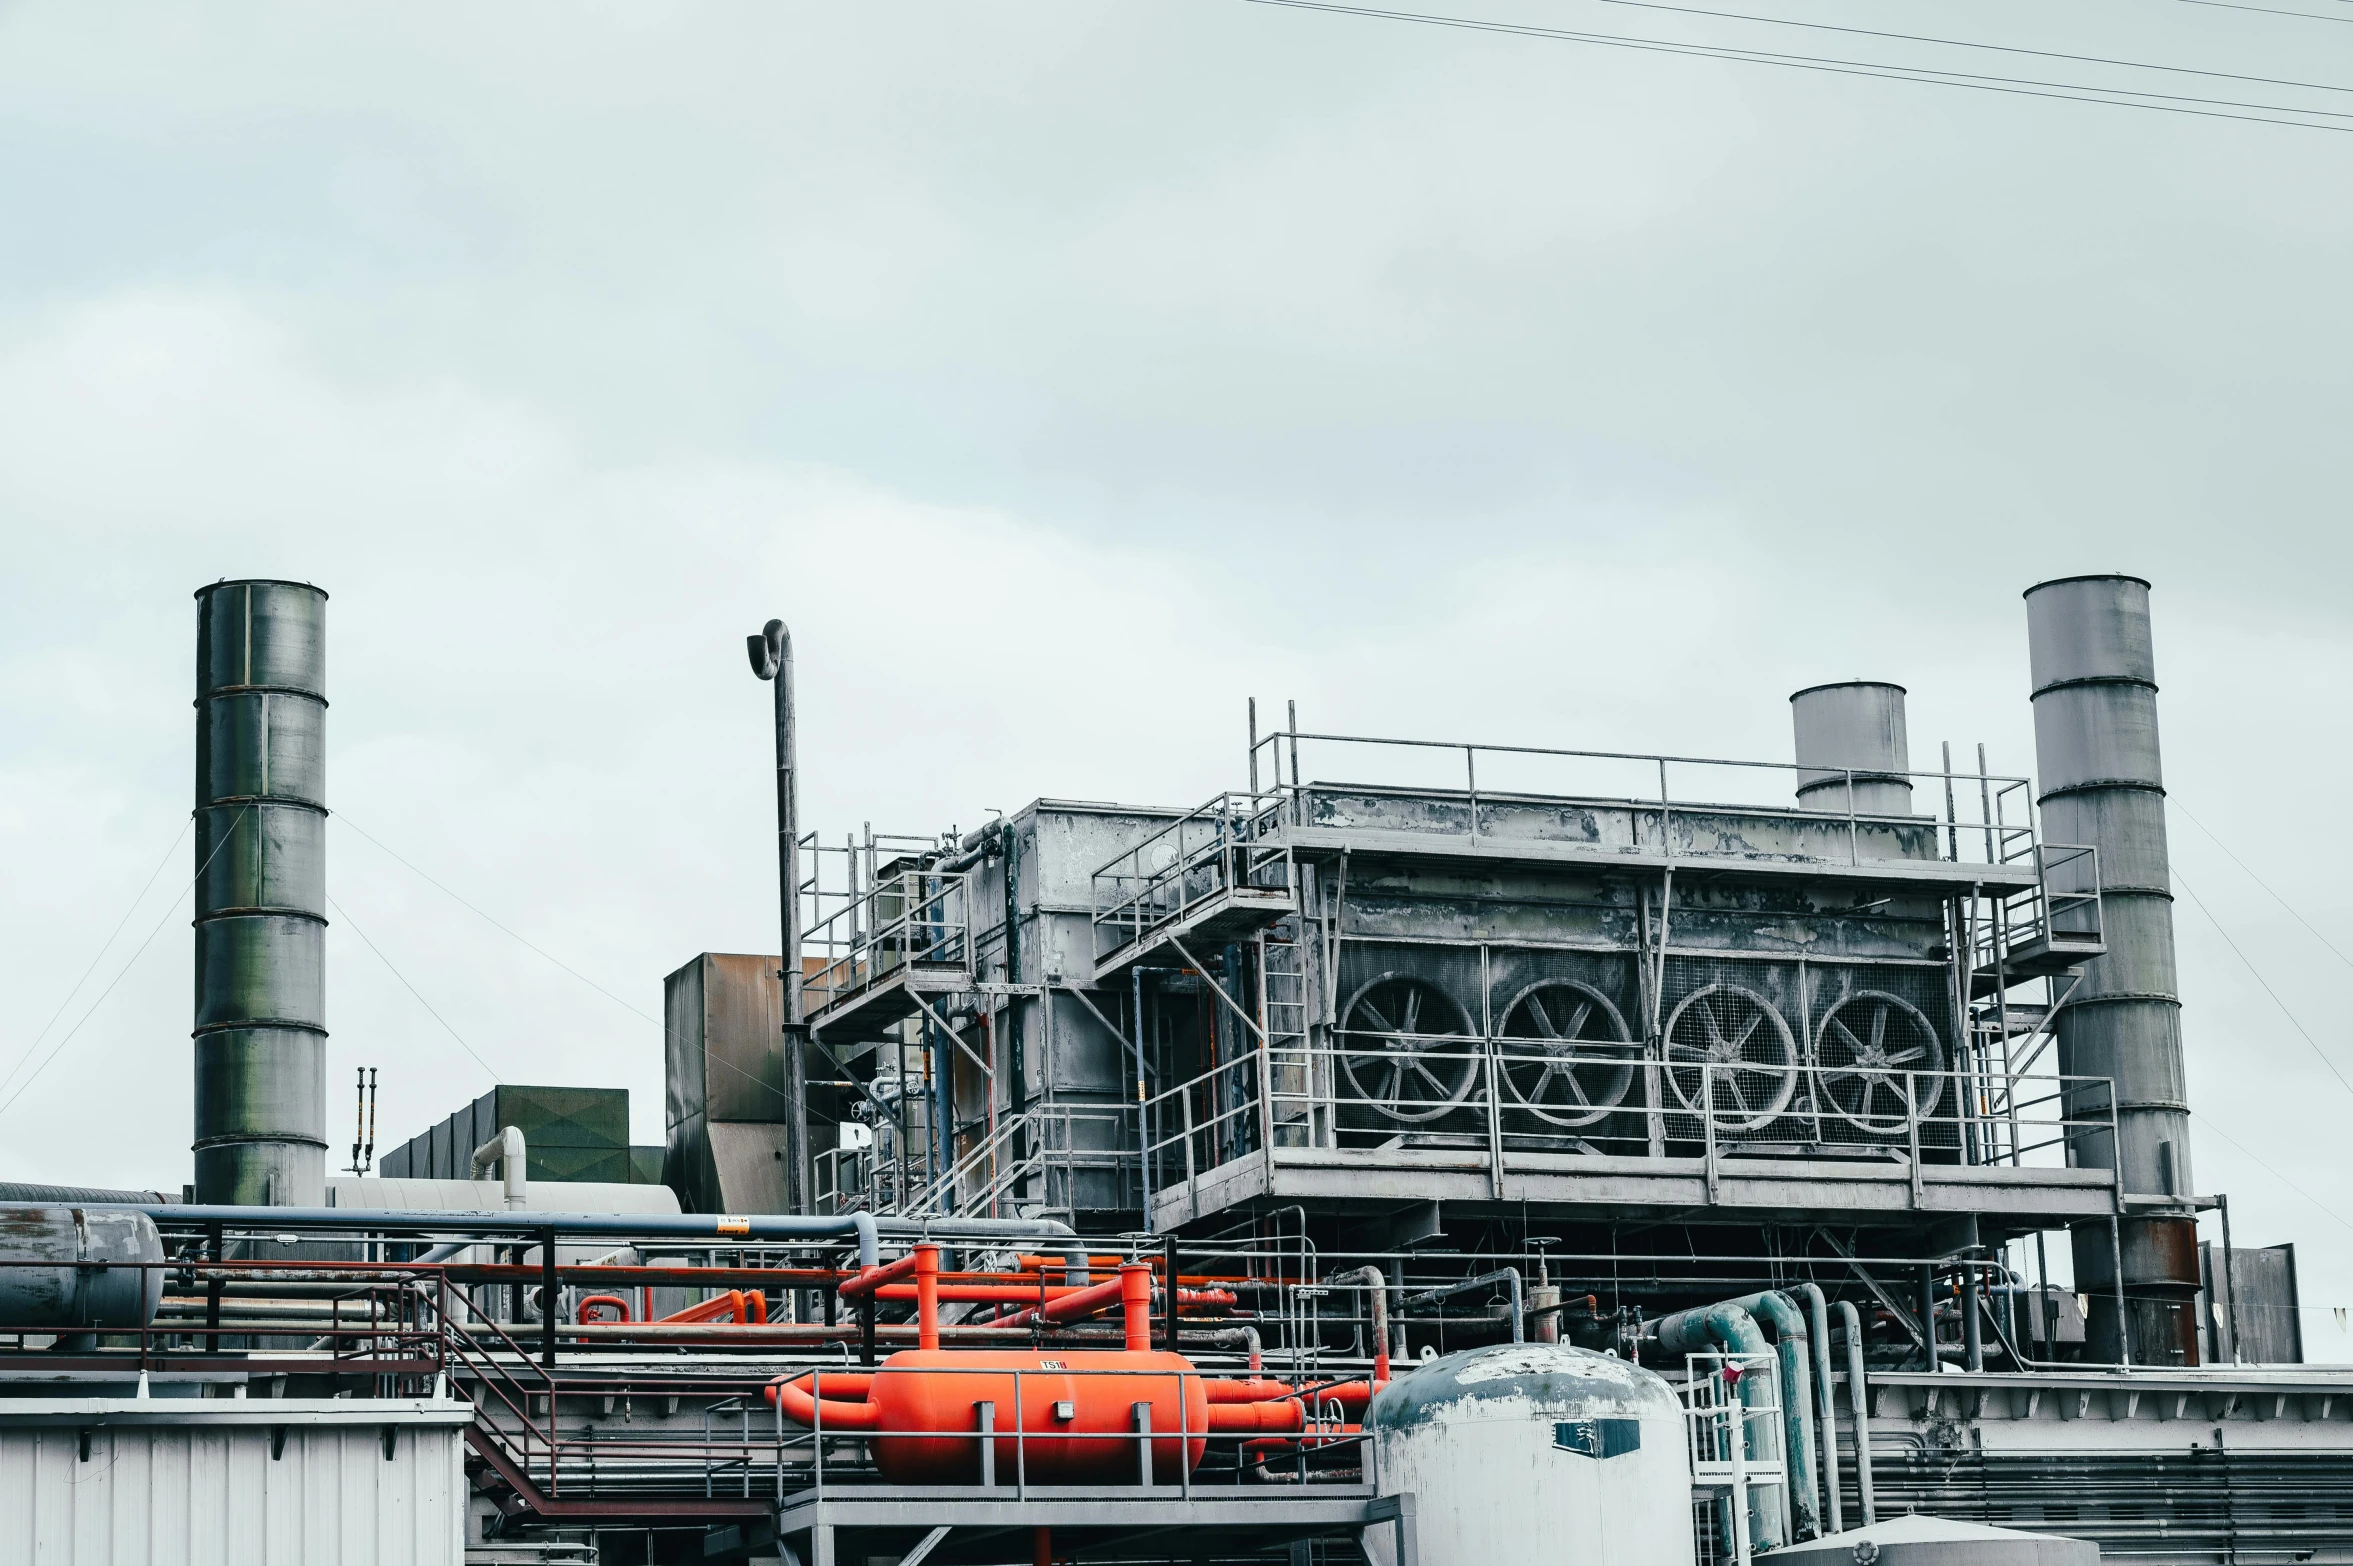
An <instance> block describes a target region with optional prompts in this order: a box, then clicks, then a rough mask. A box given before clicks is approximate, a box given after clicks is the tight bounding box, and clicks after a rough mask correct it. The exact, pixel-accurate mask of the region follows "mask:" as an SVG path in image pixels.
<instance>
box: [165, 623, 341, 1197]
mask: <svg viewBox="0 0 2353 1566" xmlns="http://www.w3.org/2000/svg"><path fill="white" fill-rule="evenodd" d="M326 626H327V595H326V594H325V593H323V592H321V591H320V590H319V589H317V588H315V587H312V586H309V585H308V584H306V583H302V582H275V581H237V582H215V583H214V584H213V585H212V586H210V587H207V588H205V589H203V590H202V591H200V592H198V593H197V595H196V882H195V888H196V918H195V926H196V1007H195V1021H194V1028H193V1036H194V1042H195V1057H196V1059H195V1067H196V1115H195V1136H194V1141H193V1147H194V1151H195V1155H196V1157H195V1163H196V1199H197V1200H198V1201H200V1202H209V1203H223V1202H226V1203H235V1204H239V1205H248V1204H284V1205H287V1206H293V1207H316V1206H318V1205H320V1204H321V1203H322V1202H324V1201H325V1200H326V1192H327V1081H326V1054H327V1002H326V979H325V968H326V935H327V872H326V854H327V772H326V738H327V654H326Z"/></svg>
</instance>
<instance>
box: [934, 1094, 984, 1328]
mask: <svg viewBox="0 0 2353 1566" xmlns="http://www.w3.org/2000/svg"><path fill="white" fill-rule="evenodd" d="M990 1102H992V1103H994V1102H995V1100H993V1099H992V1100H991V1101H990ZM915 1346H916V1347H917V1348H919V1349H936V1348H938V1347H939V1346H940V1248H939V1247H938V1246H936V1245H918V1246H916V1247H915Z"/></svg>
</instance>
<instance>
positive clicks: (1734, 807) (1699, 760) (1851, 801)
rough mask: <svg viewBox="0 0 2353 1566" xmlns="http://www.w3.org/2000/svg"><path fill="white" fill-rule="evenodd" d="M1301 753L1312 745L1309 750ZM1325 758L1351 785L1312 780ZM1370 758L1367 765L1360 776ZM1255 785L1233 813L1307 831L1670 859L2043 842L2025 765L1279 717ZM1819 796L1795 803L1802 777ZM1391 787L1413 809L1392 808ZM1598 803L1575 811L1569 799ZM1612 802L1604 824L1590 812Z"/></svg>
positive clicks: (1966, 849)
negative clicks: (1577, 739)
mask: <svg viewBox="0 0 2353 1566" xmlns="http://www.w3.org/2000/svg"><path fill="white" fill-rule="evenodd" d="M1303 751H1304V752H1305V755H1304V758H1303ZM1327 758H1338V759H1339V764H1340V766H1342V767H1345V768H1347V769H1349V770H1348V771H1347V772H1345V773H1342V774H1341V775H1342V776H1346V777H1350V778H1354V779H1356V781H1350V782H1311V781H1308V779H1309V778H1310V776H1311V775H1312V774H1311V771H1310V770H1309V769H1311V768H1314V767H1317V766H1318V765H1319V764H1321V763H1322V762H1324V761H1325V760H1326V759H1327ZM1368 761H1369V763H1370V775H1369V776H1359V774H1360V773H1362V772H1363V770H1364V769H1365V764H1366V763H1367V762H1368ZM1250 777H1251V792H1250V793H1249V794H1247V795H1243V796H1239V802H1238V804H1237V806H1236V808H1237V809H1238V810H1242V811H1245V812H1247V813H1249V814H1250V815H1251V816H1252V817H1253V818H1254V819H1255V818H1257V817H1259V816H1262V815H1264V814H1265V813H1267V812H1269V811H1270V810H1271V812H1272V813H1273V814H1274V816H1275V817H1276V818H1277V819H1278V820H1280V821H1282V822H1285V823H1288V824H1289V825H1292V826H1295V827H1301V828H1310V827H1332V828H1338V829H1361V828H1366V827H1387V828H1391V829H1393V830H1396V831H1399V832H1404V833H1408V834H1414V835H1424V836H1431V837H1437V838H1445V837H1458V838H1462V839H1466V840H1472V841H1481V842H1483V841H1493V842H1495V843H1498V844H1506V843H1510V842H1514V841H1524V840H1527V839H1530V838H1549V839H1555V840H1559V841H1564V842H1573V843H1580V844H1583V845H1584V846H1587V847H1590V848H1593V849H1595V850H1597V851H1604V852H1607V851H1612V850H1614V851H1618V852H1625V853H1633V852H1643V853H1648V854H1654V855H1663V856H1666V857H1669V858H1686V857H1688V858H1695V859H1710V858H1732V859H1745V860H1751V861H1755V860H1771V859H1790V860H1802V861H1807V862H1822V863H1845V864H1849V865H1861V864H1864V863H1871V862H1886V861H1900V860H1928V861H1937V860H1941V861H1946V862H1953V863H1977V864H1986V865H1993V866H2008V865H2013V864H2015V863H2016V862H2017V861H2018V860H2019V859H2020V858H2021V857H2022V856H2024V855H2026V854H2028V853H2030V852H2031V851H2032V846H2033V844H2034V842H2035V824H2034V810H2033V792H2032V784H2031V781H2030V780H2029V779H2026V778H2022V777H2001V776H1996V775H1994V774H1991V773H1979V772H1956V771H1951V770H1928V771H1907V772H1887V771H1877V770H1863V769H1852V768H1843V769H1842V768H1836V767H1821V766H1806V767H1801V766H1799V765H1798V764H1797V763H1795V762H1782V761H1743V760H1733V759H1726V758H1721V757H1710V756H1678V755H1663V754H1655V753H1645V752H1635V751H1606V750H1570V749H1561V748H1554V747H1548V746H1538V745H1489V744H1480V743H1475V742H1462V741H1454V740H1415V739H1392V738H1386V737H1381V736H1375V735H1363V734H1320V733H1305V732H1297V731H1293V730H1282V731H1278V732H1275V733H1271V734H1267V735H1263V736H1260V737H1257V738H1255V739H1254V740H1253V742H1252V744H1251V750H1250ZM1884 784H1901V785H1904V786H1906V787H1907V788H1908V789H1909V791H1910V794H1911V799H1910V807H1911V808H1909V809H1906V810H1903V811H1898V812H1890V811H1886V810H1872V809H1868V808H1864V804H1863V801H1864V800H1865V799H1866V798H1867V795H1868V791H1869V790H1870V789H1872V788H1873V787H1874V786H1875V785H1884ZM1800 786H1804V787H1806V788H1808V789H1809V790H1813V791H1815V792H1816V793H1817V794H1818V796H1819V797H1820V798H1821V800H1822V801H1823V803H1822V804H1821V805H1820V806H1808V805H1806V804H1803V803H1798V804H1792V803H1790V802H1789V801H1790V800H1791V798H1792V796H1793V795H1794V794H1795V793H1796V791H1797V789H1798V787H1800ZM1385 797H1387V798H1395V799H1399V800H1403V801H1405V802H1406V803H1407V804H1408V805H1409V806H1410V808H1409V809H1405V810H1396V811H1388V810H1384V809H1382V801H1383V799H1384V798H1385ZM1564 805H1571V806H1577V805H1582V806H1590V807H1594V812H1592V813H1589V812H1574V813H1573V815H1574V819H1570V818H1567V817H1564V816H1563V814H1562V811H1561V807H1562V806H1564ZM1594 813H1598V815H1600V816H1610V815H1613V814H1614V815H1617V816H1623V817H1624V819H1623V820H1620V821H1617V822H1615V824H1614V826H1613V825H1612V824H1610V823H1608V822H1604V821H1601V820H1598V819H1594V818H1593V815H1594Z"/></svg>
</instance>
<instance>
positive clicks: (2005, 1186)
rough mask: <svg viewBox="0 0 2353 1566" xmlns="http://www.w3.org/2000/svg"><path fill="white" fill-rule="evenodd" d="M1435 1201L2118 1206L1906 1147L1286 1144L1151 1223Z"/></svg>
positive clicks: (1169, 1199)
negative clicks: (1668, 1150)
mask: <svg viewBox="0 0 2353 1566" xmlns="http://www.w3.org/2000/svg"><path fill="white" fill-rule="evenodd" d="M1407 1201H1439V1202H1443V1203H1445V1204H1446V1205H1447V1206H1449V1207H1460V1208H1462V1209H1464V1210H1465V1211H1477V1210H1480V1209H1482V1208H1485V1207H1490V1206H1491V1207H1494V1208H1496V1209H1497V1210H1498V1211H1512V1212H1517V1211H1519V1210H1521V1207H1522V1205H1523V1204H1527V1205H1531V1206H1541V1207H1543V1208H1545V1209H1547V1210H1548V1211H1551V1212H1554V1213H1556V1214H1559V1215H1560V1216H1563V1217H1569V1216H1573V1215H1574V1211H1575V1210H1576V1209H1578V1208H1587V1209H1590V1210H1591V1211H1592V1212H1593V1214H1594V1215H1595V1216H1596V1217H1597V1218H1598V1217H1618V1216H1625V1217H1636V1216H1639V1217H1646V1218H1660V1219H1665V1218H1674V1217H1683V1218H1689V1217H1694V1216H1697V1215H1700V1214H1705V1213H1709V1212H1711V1211H1712V1212H1715V1213H1717V1214H1719V1215H1720V1216H1721V1218H1722V1219H1724V1220H1725V1221H1733V1220H1736V1219H1738V1218H1740V1217H1742V1216H1744V1215H1745V1216H1746V1217H1747V1218H1749V1219H1750V1220H1751V1221H1753V1220H1754V1218H1755V1217H1756V1216H1757V1215H1759V1214H1764V1213H1770V1214H1774V1215H1776V1216H1778V1217H1781V1218H1786V1219H1789V1220H1793V1221H1799V1220H1802V1221H1820V1222H1832V1221H1836V1222H1844V1223H1864V1224H1868V1223H1872V1222H1875V1221H1880V1222H1893V1221H1900V1220H1906V1219H1910V1218H1913V1217H1917V1216H1918V1215H1920V1214H1923V1213H1929V1214H1948V1213H1949V1214H1961V1213H1973V1214H1979V1215H1982V1216H1985V1217H1988V1218H1993V1219H1996V1220H1998V1221H2000V1222H2004V1223H2013V1224H2016V1225H2017V1226H2019V1227H2021V1228H2025V1227H2032V1226H2037V1225H2040V1226H2046V1227H2052V1228H2060V1227H2065V1226H2066V1225H2068V1224H2070V1223H2078V1222H2081V1221H2083V1220H2085V1219H2104V1218H2108V1217H2111V1216H2114V1215H2115V1214H2116V1213H2117V1212H2118V1211H2119V1210H2120V1209H2119V1206H2118V1202H2117V1197H2116V1181H2115V1176H2114V1174H2112V1173H2111V1172H2110V1171H2108V1170H2105V1169H2044V1168H2033V1167H2025V1168H2020V1167H2012V1166H1995V1167H1986V1166H1965V1165H1957V1164H1936V1163H1918V1164H1915V1163H1913V1162H1911V1161H1910V1160H1909V1159H1905V1158H1902V1157H1900V1156H1899V1157H1890V1158H1881V1159H1856V1158H1846V1159H1832V1158H1744V1157H1738V1156H1724V1157H1718V1158H1715V1159H1713V1160H1711V1159H1707V1158H1616V1157H1608V1156H1582V1155H1578V1154H1574V1153H1514V1152H1507V1153H1505V1154H1504V1155H1503V1156H1502V1158H1501V1159H1500V1161H1498V1160H1496V1159H1494V1158H1493V1157H1492V1156H1491V1155H1489V1154H1488V1153H1486V1152H1484V1151H1481V1150H1475V1149H1465V1150H1460V1151H1447V1150H1441V1149H1435V1148H1395V1149H1386V1150H1375V1149H1365V1148H1284V1147H1278V1148H1276V1149H1274V1150H1273V1152H1272V1154H1271V1155H1264V1154H1259V1153H1251V1154H1248V1155H1246V1156H1244V1157H1241V1158H1237V1159H1235V1160H1233V1161H1232V1162H1230V1163H1227V1164H1225V1165H1223V1166H1221V1167H1219V1168H1216V1169H1211V1170H1208V1171H1206V1172H1205V1173H1203V1174H1202V1175H1201V1177H1200V1178H1199V1179H1198V1180H1196V1181H1193V1182H1191V1183H1189V1184H1186V1185H1177V1186H1172V1187H1170V1188H1169V1189H1167V1190H1163V1191H1156V1192H1154V1193H1153V1208H1152V1216H1153V1224H1154V1226H1155V1228H1158V1229H1162V1230H1170V1229H1177V1228H1181V1227H1183V1226H1184V1225H1187V1224H1190V1223H1193V1222H1196V1221H1198V1220H1200V1219H1205V1218H1211V1217H1215V1216H1216V1215H1218V1214H1220V1213H1226V1212H1230V1211H1232V1210H1235V1209H1248V1208H1252V1207H1268V1206H1282V1205H1286V1204H1289V1203H1293V1202H1308V1203H1314V1204H1318V1205H1320V1206H1322V1207H1324V1208H1326V1209H1332V1210H1344V1209H1348V1208H1350V1207H1352V1206H1363V1207H1366V1208H1376V1207H1377V1208H1389V1207H1395V1206H1396V1205H1397V1204H1398V1203H1400V1202H1407Z"/></svg>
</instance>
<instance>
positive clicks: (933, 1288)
mask: <svg viewBox="0 0 2353 1566" xmlns="http://www.w3.org/2000/svg"><path fill="white" fill-rule="evenodd" d="M915 1346H916V1347H917V1348H919V1349H936V1348H938V1347H939V1346H940V1248H939V1247H938V1246H936V1245H918V1246H916V1247H915Z"/></svg>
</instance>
